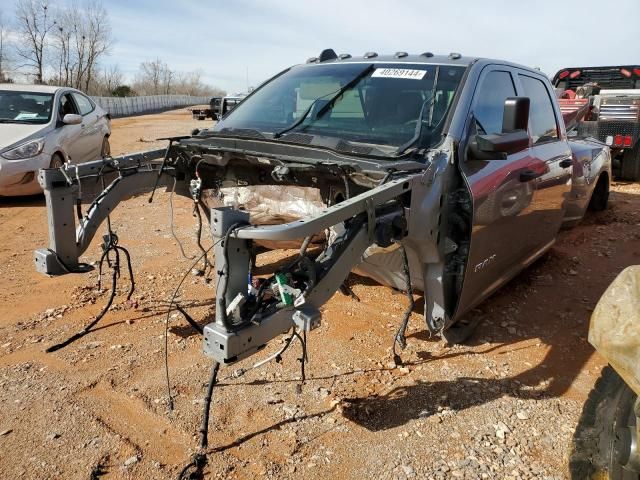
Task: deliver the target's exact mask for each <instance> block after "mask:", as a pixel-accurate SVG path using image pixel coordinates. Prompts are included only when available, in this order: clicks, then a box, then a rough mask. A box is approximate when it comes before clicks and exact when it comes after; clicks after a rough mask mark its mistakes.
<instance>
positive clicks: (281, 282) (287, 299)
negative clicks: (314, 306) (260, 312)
mask: <svg viewBox="0 0 640 480" xmlns="http://www.w3.org/2000/svg"><path fill="white" fill-rule="evenodd" d="M276 283H277V284H278V291H279V292H280V299H281V300H282V303H284V304H285V305H293V297H292V296H291V294H290V293H289V292H288V291H287V290H288V289H289V288H288V287H289V285H287V276H286V275H284V274H282V273H276Z"/></svg>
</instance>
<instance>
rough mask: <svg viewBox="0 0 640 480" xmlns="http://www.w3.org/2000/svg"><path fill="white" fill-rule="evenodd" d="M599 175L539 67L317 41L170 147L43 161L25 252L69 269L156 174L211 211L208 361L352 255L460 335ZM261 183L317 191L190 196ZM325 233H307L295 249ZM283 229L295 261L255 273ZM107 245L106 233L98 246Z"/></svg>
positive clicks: (293, 305)
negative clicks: (42, 244)
mask: <svg viewBox="0 0 640 480" xmlns="http://www.w3.org/2000/svg"><path fill="white" fill-rule="evenodd" d="M160 160H162V162H160ZM96 176H105V178H106V182H107V183H108V186H107V188H106V189H105V190H104V191H103V192H101V193H99V194H98V195H97V196H96V197H95V199H94V200H93V202H92V203H91V205H90V206H89V207H88V209H87V210H86V211H85V212H84V213H83V214H82V215H80V219H79V221H78V225H77V227H76V213H75V210H76V205H77V203H78V200H79V194H80V193H79V191H80V190H79V186H80V184H81V183H82V180H83V178H87V177H91V178H92V181H91V182H84V184H82V189H81V191H82V192H83V196H86V195H88V194H89V191H88V190H89V185H95V184H96V181H95V179H94V177H96ZM610 178H611V156H610V151H609V148H608V147H607V146H606V145H604V144H602V143H600V142H598V141H596V140H592V139H585V138H573V139H572V140H571V141H570V140H569V139H568V138H567V136H566V132H565V126H564V122H563V117H562V113H561V110H560V108H559V106H558V103H557V101H556V98H555V95H554V90H553V87H552V85H551V83H550V82H549V79H548V78H547V77H546V76H545V75H543V74H542V73H541V72H539V71H537V70H534V69H531V68H528V67H524V66H521V65H516V64H512V63H509V62H504V61H497V60H489V59H482V58H470V57H464V56H461V55H459V54H455V53H454V54H450V55H448V56H436V55H433V54H431V53H428V52H427V53H423V54H419V55H409V54H407V53H405V52H398V53H396V54H395V55H389V56H381V55H378V54H376V53H375V52H369V53H367V54H365V55H364V56H361V57H352V56H350V55H346V54H345V55H336V54H335V53H334V52H333V50H325V51H323V52H322V53H321V55H320V56H319V57H316V58H312V59H309V61H307V63H306V64H302V65H296V66H293V67H291V68H288V69H286V70H284V71H282V72H280V73H278V74H277V75H275V76H274V77H273V78H271V79H269V80H268V81H266V82H265V83H264V84H262V85H261V86H260V87H259V88H257V89H256V90H255V91H253V92H252V93H251V94H250V95H248V96H247V97H246V98H244V99H243V100H242V102H241V103H239V105H238V106H237V107H236V108H234V109H233V110H232V111H231V112H229V113H228V114H226V115H225V116H224V117H223V118H222V119H221V120H220V122H219V123H218V124H217V125H216V126H215V127H214V128H212V129H210V130H203V131H200V132H199V133H197V134H195V135H191V136H187V137H177V138H174V139H171V141H170V145H169V147H168V148H167V150H166V151H156V152H145V153H141V154H135V155H128V156H123V157H119V158H108V159H103V160H97V161H96V162H94V163H89V164H85V165H77V166H76V165H69V166H66V167H62V168H58V169H48V170H43V171H41V172H40V182H41V184H42V186H43V188H44V190H45V194H46V199H47V208H48V214H49V225H50V244H49V248H45V249H41V250H38V251H36V253H35V261H36V266H37V268H38V269H39V270H40V271H42V272H45V273H48V274H60V273H65V272H70V271H76V270H78V269H79V267H80V265H81V264H80V262H79V257H80V255H81V254H82V253H83V252H84V251H85V250H86V249H87V248H88V246H89V244H90V241H91V239H92V238H93V236H94V235H95V233H96V232H97V230H98V227H99V225H100V224H101V223H102V222H103V221H104V220H105V219H106V218H107V216H108V214H109V212H111V211H112V210H113V208H115V207H116V205H117V204H118V202H120V201H121V200H123V199H125V198H128V197H130V196H131V195H133V194H134V193H138V192H140V191H141V190H144V189H147V190H150V189H151V188H153V187H154V186H157V185H170V186H171V188H175V191H176V193H178V194H182V195H185V196H188V197H190V198H193V199H194V202H195V204H196V205H198V207H199V208H201V209H203V210H204V211H205V213H206V215H207V217H208V219H209V221H210V225H211V231H212V235H213V240H214V247H213V248H214V253H215V268H214V270H213V275H214V276H215V278H214V284H215V285H217V292H216V318H215V321H214V322H212V323H210V324H209V325H207V326H206V327H205V328H204V332H203V335H204V349H205V353H206V354H207V355H208V356H210V357H212V358H213V359H214V360H216V361H217V362H219V363H221V364H229V363H233V362H235V361H237V360H240V359H242V358H245V357H247V356H250V355H252V354H254V353H255V352H257V351H259V350H260V349H261V348H262V347H264V346H265V345H266V343H267V342H269V341H270V340H271V339H273V338H275V337H276V336H278V335H281V334H283V333H285V332H287V331H289V330H290V329H294V330H295V329H297V330H298V331H301V330H304V331H308V330H312V329H313V328H315V327H316V326H317V325H318V324H319V323H320V320H321V314H320V307H321V306H322V304H323V303H325V302H326V301H327V300H328V299H329V298H330V297H331V296H332V295H333V294H334V293H335V292H336V291H337V290H338V289H340V288H341V287H342V288H344V287H343V282H344V280H345V278H346V277H347V275H348V274H349V272H350V271H351V270H352V269H354V268H356V267H357V268H358V269H359V270H360V271H362V272H364V273H366V274H367V275H370V276H371V277H373V278H374V279H377V280H378V281H380V282H381V283H384V284H387V285H391V286H393V287H397V288H399V289H402V290H406V289H407V288H408V287H410V288H415V289H419V290H422V291H424V299H425V308H424V318H425V322H426V326H427V328H428V329H429V330H430V331H432V332H434V333H438V334H441V335H443V336H444V337H445V338H446V339H447V340H449V341H450V342H458V341H462V340H464V339H465V338H466V337H467V336H468V335H469V334H470V333H471V332H472V330H473V326H474V321H473V319H470V318H469V312H470V311H471V309H472V308H473V307H474V306H475V305H477V304H478V303H479V302H481V301H482V300H483V299H485V298H486V297H488V296H489V295H490V294H491V293H492V292H494V291H495V290H496V289H497V288H499V287H500V286H501V285H503V284H504V283H505V282H507V281H508V280H509V279H511V278H512V277H514V276H515V275H516V274H518V272H520V271H521V270H522V269H523V268H525V267H526V266H527V265H529V264H531V263H532V262H533V261H534V260H536V259H537V258H539V257H540V256H541V255H543V254H544V253H545V252H546V251H547V250H549V248H550V247H551V246H552V245H553V243H554V241H555V238H556V235H557V233H558V231H559V229H560V228H561V227H562V225H563V224H567V223H575V222H577V221H579V220H580V219H581V218H582V216H583V215H584V214H585V212H586V210H587V209H588V208H589V207H590V208H592V209H594V210H601V209H604V208H606V206H607V199H608V195H609V181H610ZM269 187H270V188H274V187H275V188H276V189H277V190H278V191H279V192H283V193H285V192H289V193H291V192H293V193H291V194H292V195H295V192H299V191H300V189H306V190H305V191H308V190H311V191H313V192H315V195H316V198H317V199H318V201H319V203H320V206H319V208H318V209H317V210H316V211H315V212H314V213H313V214H307V215H303V216H301V217H300V218H297V219H292V220H289V221H286V222H285V223H275V224H270V225H264V224H258V222H256V221H254V218H253V216H252V212H251V207H250V206H246V205H242V203H241V202H240V203H238V202H235V203H234V202H230V203H229V204H228V205H231V206H223V207H216V206H212V205H211V204H208V203H206V202H205V201H204V196H205V194H204V192H205V191H211V190H212V191H214V192H215V193H216V195H215V196H216V197H218V198H219V197H220V196H222V195H225V192H229V189H231V190H233V191H234V192H235V194H237V193H238V192H240V193H242V192H245V193H246V190H250V189H257V190H256V191H258V192H259V189H260V188H269ZM258 197H260V195H259V194H258ZM308 198H309V197H305V196H302V197H300V201H301V203H302V204H305V202H307V203H308V202H309V200H308ZM81 200H83V199H81ZM283 208H284V207H283ZM272 223H273V222H272ZM323 232H329V233H328V234H327V235H324V237H323V238H324V241H323V242H321V246H320V247H314V248H309V245H310V243H311V242H312V241H313V240H314V239H317V238H318V236H322V234H323ZM110 234H111V232H110ZM122 240H123V241H126V239H122ZM294 240H295V241H298V242H300V244H301V248H300V252H299V255H298V256H297V257H296V258H295V260H293V261H291V262H290V263H289V264H287V265H285V266H283V267H280V268H279V269H277V271H276V272H275V273H274V274H273V275H271V276H270V277H268V278H255V277H254V271H253V270H254V269H253V260H252V259H253V258H254V257H255V253H256V252H255V246H256V244H258V243H260V242H272V244H276V245H277V242H284V241H294ZM113 244H114V242H109V241H108V236H107V241H106V242H105V248H107V249H108V248H109V245H111V246H112V247H113ZM412 301H413V300H412V299H411V302H412ZM407 319H408V315H406V316H405V320H404V322H403V325H404V327H406V320H407ZM404 327H401V331H399V333H398V335H397V336H396V338H397V339H403V338H404V337H403V333H404V331H403V328H404Z"/></svg>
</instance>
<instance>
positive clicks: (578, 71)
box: [569, 70, 582, 79]
mask: <svg viewBox="0 0 640 480" xmlns="http://www.w3.org/2000/svg"><path fill="white" fill-rule="evenodd" d="M581 73H582V72H581V71H580V70H574V71H573V72H571V75H569V78H571V79H573V78H578V77H579V76H580V74H581Z"/></svg>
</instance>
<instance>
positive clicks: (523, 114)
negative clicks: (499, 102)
mask: <svg viewBox="0 0 640 480" xmlns="http://www.w3.org/2000/svg"><path fill="white" fill-rule="evenodd" d="M530 104H531V101H530V100H529V97H509V98H507V99H506V100H505V101H504V112H503V114H502V133H509V132H515V131H516V130H524V131H525V132H526V131H527V128H528V127H529V105H530Z"/></svg>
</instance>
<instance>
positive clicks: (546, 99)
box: [520, 75, 558, 145]
mask: <svg viewBox="0 0 640 480" xmlns="http://www.w3.org/2000/svg"><path fill="white" fill-rule="evenodd" d="M520 81H521V82H522V86H523V87H524V95H525V96H526V97H529V98H530V99H531V107H530V109H529V131H530V132H531V139H532V140H533V143H534V145H535V144H536V143H544V142H549V141H553V140H557V139H558V124H557V123H556V116H555V113H554V111H553V104H552V103H551V97H550V96H549V92H548V90H547V87H546V86H545V84H544V83H542V81H541V80H538V79H537V78H533V77H529V76H527V75H520Z"/></svg>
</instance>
